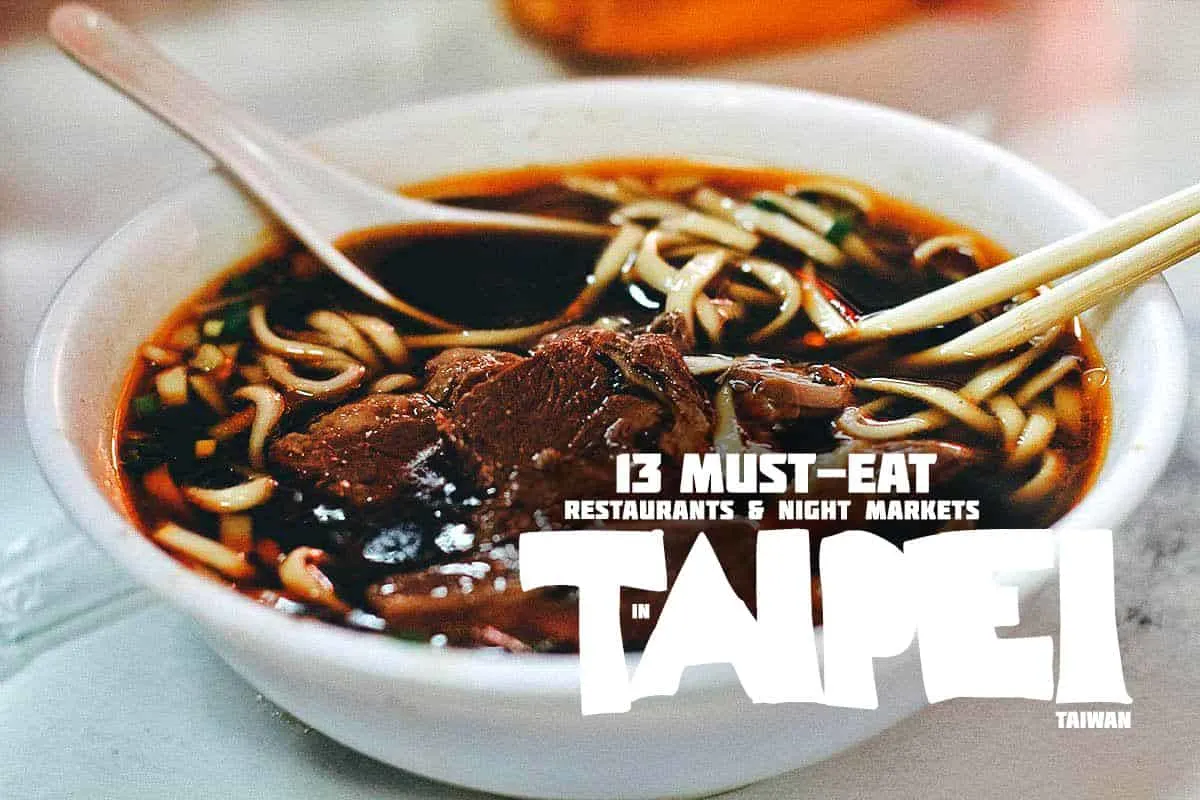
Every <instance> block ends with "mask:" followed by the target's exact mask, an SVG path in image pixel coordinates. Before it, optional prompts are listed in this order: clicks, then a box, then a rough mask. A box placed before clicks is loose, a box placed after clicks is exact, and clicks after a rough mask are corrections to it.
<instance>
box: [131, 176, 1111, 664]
mask: <svg viewBox="0 0 1200 800" xmlns="http://www.w3.org/2000/svg"><path fill="white" fill-rule="evenodd" d="M409 192H410V193H411V194H417V195H423V196H426V197H435V198H437V199H439V200H441V201H443V202H446V203H453V204H459V205H463V206H471V207H476V208H488V209H503V210H509V211H520V212H526V213H537V214H544V215H553V216H560V217H564V218H571V219H578V220H586V221H591V222H600V223H604V222H608V223H612V224H613V225H614V226H616V231H617V232H616V234H615V236H614V237H613V238H612V239H611V240H609V241H604V240H596V239H587V238H572V237H569V236H563V237H551V236H546V235H544V234H538V235H532V234H514V233H502V232H499V231H495V232H485V233H480V232H479V231H473V232H470V233H465V232H463V231H461V230H457V231H456V230H453V229H440V228H429V229H425V230H421V231H417V232H413V231H411V230H409V231H405V232H403V234H401V233H400V232H398V231H388V230H378V231H366V232H362V233H361V234H358V235H355V236H354V237H353V238H351V239H349V240H347V241H345V242H343V243H341V246H342V247H343V248H344V249H345V250H346V251H347V252H349V253H350V254H351V255H352V256H353V257H354V258H355V259H356V260H357V261H358V263H360V264H362V265H363V266H364V267H366V268H368V269H369V270H371V271H372V273H373V274H374V275H375V277H376V278H377V279H379V280H380V281H381V282H382V283H384V284H385V285H386V286H387V287H388V288H389V289H390V290H391V291H392V292H393V293H394V294H395V295H396V296H398V297H400V298H402V299H404V300H405V301H406V302H407V303H409V304H411V305H413V306H415V307H417V308H419V309H421V310H423V311H424V312H427V313H428V314H432V315H435V316H436V317H437V318H440V319H442V320H445V321H447V325H445V326H441V327H442V328H446V329H440V328H439V327H437V326H429V325H426V324H422V323H418V322H415V321H413V320H411V319H407V318H405V317H404V316H403V315H400V314H397V313H394V312H392V311H390V310H388V309H387V308H385V307H383V306H380V305H378V304H375V303H373V302H372V301H370V300H369V299H367V298H365V297H363V296H362V295H360V294H358V293H356V292H355V291H354V290H353V289H351V288H349V287H348V286H347V285H345V284H344V283H342V282H341V281H340V280H338V279H337V278H335V277H333V276H332V275H330V274H329V273H328V272H326V271H325V270H324V269H323V268H322V267H321V266H320V265H319V264H318V263H317V261H316V259H315V258H313V257H312V256H311V255H310V254H308V253H307V252H305V251H304V250H303V249H302V248H301V247H299V246H298V245H297V244H296V243H294V242H278V243H276V244H273V245H272V246H271V247H270V248H268V249H267V250H266V251H264V252H262V253H259V254H258V255H257V256H256V257H255V258H253V259H250V260H248V261H247V262H246V263H244V264H242V265H239V266H238V267H236V268H234V269H232V270H231V271H229V272H228V273H226V274H225V275H223V276H222V277H221V278H220V279H219V280H217V281H216V282H214V283H213V284H212V285H211V286H209V287H207V288H205V289H204V290H202V291H200V292H199V293H198V294H196V295H195V296H194V297H193V298H192V299H191V300H189V301H188V302H187V303H185V304H184V305H183V306H181V307H180V308H179V309H177V310H176V312H175V313H174V314H173V315H172V316H171V317H170V318H169V319H168V320H167V321H166V322H165V323H164V324H163V325H162V327H161V328H160V329H159V330H158V331H157V332H156V333H155V334H154V335H153V336H152V337H151V338H150V339H149V340H148V341H147V343H146V344H145V345H144V346H143V347H142V348H141V351H140V353H139V356H138V359H137V363H136V364H134V365H133V367H132V369H131V371H130V374H129V376H128V379H127V381H126V386H125V392H124V395H123V399H122V402H121V406H120V410H119V412H118V415H117V420H116V425H115V431H116V433H115V437H114V451H115V457H116V458H117V460H118V461H119V464H120V470H121V474H122V476H123V480H124V482H125V490H126V492H125V496H126V499H127V503H128V506H129V511H130V513H131V514H132V515H133V516H134V517H135V518H136V519H137V520H138V521H139V522H140V524H141V525H142V526H143V528H144V530H145V531H146V532H147V533H148V535H150V536H151V537H152V538H153V540H154V541H155V542H157V543H158V544H159V545H161V546H162V547H164V548H165V549H167V550H168V551H169V552H171V553H172V554H173V555H175V556H176V557H177V558H179V559H181V560H182V561H184V562H185V563H186V564H188V565H190V566H192V567H193V568H195V569H197V570H201V571H204V572H207V573H209V574H211V575H212V576H213V577H214V578H216V579H219V580H221V581H225V582H227V583H230V584H232V585H233V586H234V587H236V588H237V589H238V590H240V591H242V592H244V593H246V594H248V595H249V596H251V597H253V598H255V599H257V600H259V601H260V602H262V603H265V604H268V605H272V606H275V607H277V608H280V609H282V610H285V611H288V612H291V613H295V614H305V615H310V616H314V617H319V618H321V619H325V620H329V621H335V622H339V623H342V624H346V625H350V626H355V627H359V628H363V629H367V630H377V631H385V632H387V633H390V634H392V635H397V636H403V637H410V638H417V639H421V640H428V641H432V642H433V643H435V644H446V643H449V644H459V645H485V646H498V647H504V648H507V649H510V650H525V649H535V650H567V651H569V650H572V649H575V648H576V647H577V638H578V631H577V618H576V612H575V597H574V595H573V594H572V591H571V590H570V589H569V588H558V589H543V590H537V591H532V592H522V591H521V588H520V581H519V569H520V565H519V563H518V559H517V552H516V539H517V536H518V534H520V533H522V532H525V531H533V530H543V529H569V528H572V527H574V528H595V527H598V526H602V525H605V524H607V525H608V526H609V527H615V528H620V527H623V526H624V527H633V528H641V529H644V528H647V527H662V528H663V529H664V531H665V542H666V552H667V560H668V573H669V575H674V574H675V573H676V572H677V571H678V569H679V567H680V565H681V563H682V560H683V558H684V556H685V555H686V553H687V552H688V550H689V549H690V546H691V543H692V542H693V540H694V539H695V537H696V536H697V534H698V533H699V532H700V531H701V530H703V531H704V532H706V533H707V535H708V536H709V539H710V541H711V542H712V544H713V547H714V549H715V550H716V552H717V554H718V556H719V558H720V559H721V562H722V564H723V566H724V567H725V570H726V572H727V574H728V577H729V579H730V582H731V584H732V585H733V586H734V588H735V589H736V591H737V592H738V593H739V595H740V596H742V597H743V599H745V600H746V601H747V603H748V604H750V605H751V607H752V608H753V599H754V585H753V584H754V571H755V570H754V550H755V544H754V543H755V536H754V532H755V530H756V529H758V528H763V527H766V528H770V527H794V526H797V525H801V526H803V527H807V528H809V529H810V530H811V531H812V536H813V541H814V543H816V542H817V541H819V539H820V537H821V536H825V535H831V534H834V533H837V532H840V531H841V530H844V529H847V528H855V527H866V528H868V529H870V530H872V531H873V532H875V533H877V534H879V535H881V536H884V537H886V538H888V539H889V540H891V541H894V542H901V541H903V540H905V539H908V538H911V537H914V536H921V535H927V534H932V533H937V532H940V531H945V530H955V529H964V528H970V527H976V526H977V527H1040V526H1043V525H1045V524H1048V523H1050V522H1052V521H1053V520H1055V519H1056V518H1058V517H1059V516H1061V515H1062V514H1063V513H1064V512H1065V511H1066V510H1068V509H1069V508H1070V507H1071V506H1072V505H1073V504H1074V503H1076V502H1077V501H1078V500H1079V498H1080V496H1081V495H1082V494H1083V492H1084V491H1085V490H1086V488H1087V486H1088V484H1089V481H1090V480H1091V478H1092V477H1093V475H1094V473H1095V472H1096V470H1097V467H1098V464H1099V461H1100V459H1101V457H1102V454H1103V448H1104V445H1105V442H1106V439H1107V423H1108V406H1107V402H1108V401H1107V389H1106V387H1105V384H1106V374H1105V371H1104V367H1103V365H1102V364H1101V363H1100V361H1099V360H1098V358H1097V356H1096V353H1095V351H1094V350H1093V349H1092V347H1091V345H1090V343H1089V340H1088V338H1087V336H1086V333H1085V332H1084V331H1083V329H1082V328H1081V327H1080V325H1079V324H1078V323H1077V322H1076V323H1075V324H1074V325H1068V326H1063V327H1060V328H1056V329H1054V330H1052V331H1050V332H1048V333H1047V334H1045V335H1042V336H1039V337H1037V338H1035V339H1034V340H1033V341H1031V342H1029V343H1027V344H1026V345H1024V346H1022V347H1020V348H1018V349H1016V350H1014V351H1013V352H1011V353H1008V354H1006V355H1004V356H1003V357H1000V358H996V359H993V360H991V361H987V362H979V363H965V364H956V365H954V366H951V367H927V366H924V367H923V366H917V365H915V362H914V360H913V359H911V358H909V357H908V355H909V354H911V353H913V352H916V351H918V350H921V349H923V348H926V347H928V346H930V345H932V344H935V343H937V342H939V341H943V340H945V339H948V338H949V337H951V336H953V335H956V334H958V333H961V332H962V331H963V330H964V329H966V328H969V327H971V326H974V325H977V324H979V323H980V322H981V321H983V320H984V319H986V318H988V317H990V316H993V315H994V314H996V313H999V312H1000V311H1002V310H1003V308H1001V307H997V308H994V309H989V310H987V311H985V312H981V313H976V314H973V315H969V316H965V317H964V318H962V319H960V320H958V321H957V322H954V323H951V324H948V325H946V326H942V327H939V328H937V329H934V330H930V331H925V332H922V333H919V334H913V335H909V336H905V337H901V338H899V339H896V340H893V341H889V342H887V343H870V344H863V345H858V346H852V345H848V344H841V343H839V341H838V336H837V335H838V334H839V333H840V332H842V331H844V330H845V329H846V328H847V326H848V325H850V324H851V323H852V322H853V321H854V320H855V318H856V317H857V316H858V315H862V314H867V313H871V312H872V311H876V310H879V309H882V308H886V307H890V306H893V305H896V304H897V303H900V302H902V301H904V300H907V299H910V298H913V297H915V296H917V295H920V294H923V293H925V292H928V291H931V290H933V289H935V288H937V287H940V286H943V285H945V284H947V283H949V282H951V281H954V280H958V279H960V278H962V277H965V276H967V275H970V274H972V273H973V272H975V271H977V270H980V269H986V268H987V267H989V266H992V265H994V264H996V263H998V262H1000V261H1002V260H1004V259H1005V258H1006V255H1005V253H1003V252H1002V251H1001V250H1000V249H999V248H998V247H997V246H996V245H995V244H993V243H991V242H990V241H988V240H987V239H986V238H984V237H983V236H981V235H979V234H977V233H975V232H973V231H970V230H966V229H964V228H962V227H961V226H959V225H956V224H954V223H952V222H949V221H946V220H944V219H941V218H938V217H935V216H933V215H931V214H928V213H925V212H923V211H920V210H917V209H914V208H911V207H909V206H907V205H905V204H903V203H901V202H899V201H896V200H894V199H891V198H888V197H885V196H882V195H880V194H878V193H876V192H874V191H871V190H869V189H867V188H865V187H862V186H859V185H856V184H851V183H848V182H844V181H840V180H834V179H829V178H825V177H818V176H813V175H804V174H795V173H785V172H781V171H773V170H762V169H744V168H730V167H715V166H707V165H699V164H691V163H684V162H660V161H654V162H651V161H622V162H606V163H597V164H588V165H582V166H579V167H574V168H557V167H556V168H550V167H539V168H528V169H522V170H514V171H509V172H497V173H487V174H477V175H469V176H463V177H457V178H451V179H446V180H442V181H438V182H433V183H428V184H423V185H420V186H417V187H411V188H410V189H409ZM1021 299H1023V298H1015V299H1014V302H1019V301H1020V300H1021ZM635 451H653V452H658V453H661V454H663V463H664V470H665V474H667V475H670V474H671V472H672V470H678V468H679V465H680V462H681V459H682V457H683V455H684V454H685V453H704V452H717V453H727V454H728V453H748V452H758V453H761V452H772V451H774V452H789V453H790V452H805V453H817V454H818V456H817V459H818V460H817V465H816V466H817V467H837V466H838V465H843V466H844V464H845V463H846V460H847V456H848V455H849V454H852V453H864V452H865V453H896V452H899V453H933V454H935V455H936V456H937V461H936V464H935V466H934V468H933V470H932V473H931V480H932V492H931V495H930V496H931V497H934V498H938V499H950V500H954V499H958V500H962V499H969V498H974V499H977V500H978V501H979V506H978V508H979V518H978V519H977V520H971V519H964V518H961V517H960V516H959V517H955V518H951V519H941V520H940V521H923V522H914V521H871V522H865V521H864V520H863V519H862V517H861V513H860V512H859V511H854V512H852V514H851V517H850V519H849V520H839V521H815V522H804V523H791V524H789V523H787V522H781V520H779V519H777V518H774V517H773V516H772V515H771V513H768V515H767V518H766V519H764V520H761V521H751V520H750V519H748V518H746V516H745V515H744V513H742V512H739V513H742V516H738V515H737V514H735V516H734V518H733V519H727V520H723V521H719V522H713V521H708V522H703V523H701V522H686V523H681V522H662V523H647V522H644V521H643V522H638V523H626V522H619V521H612V522H608V523H596V522H591V521H589V522H586V523H579V522H574V521H570V520H567V519H566V518H565V515H564V503H565V501H567V500H572V499H581V498H588V499H592V498H600V499H604V498H608V499H612V498H615V497H617V494H616V492H615V471H614V463H615V460H616V457H617V455H618V454H621V453H629V452H635ZM674 483H675V485H676V486H677V484H678V482H677V481H675V482H674ZM672 485H673V481H672V479H671V478H670V477H665V478H664V481H663V486H664V489H665V491H664V493H663V495H662V496H663V497H666V498H668V499H669V498H671V497H672V493H671V491H670V489H671V487H672ZM844 492H845V485H844V482H840V483H839V482H836V481H835V482H823V481H820V480H816V481H815V482H814V484H813V491H812V492H811V493H810V495H809V496H810V497H815V498H823V499H831V498H838V497H842V496H844V495H843V493H844ZM744 500H745V498H744V497H743V498H739V500H738V503H739V504H741V505H738V506H737V508H738V509H744ZM960 505H961V504H960ZM856 508H857V506H856ZM767 509H768V512H770V511H771V509H772V504H771V503H768V504H767ZM856 515H858V516H856ZM814 546H815V544H814ZM814 563H815V560H814ZM798 569H799V568H798ZM795 577H796V580H802V581H810V580H812V583H813V591H814V599H815V601H816V602H815V604H814V607H815V608H816V609H818V613H819V607H820V606H819V599H820V597H819V586H818V584H817V582H816V581H815V580H814V579H813V577H812V576H811V575H810V574H809V573H808V572H807V568H804V571H803V572H802V574H797V575H796V576H795ZM625 600H627V601H631V602H632V601H637V602H646V603H649V604H650V606H651V611H652V613H651V619H649V620H637V621H635V620H631V619H627V618H626V619H624V620H623V622H622V624H623V625H624V634H625V639H626V644H627V645H628V646H630V647H637V646H640V645H641V644H643V643H644V641H645V638H646V636H647V635H648V633H649V631H650V630H652V624H653V621H654V618H655V617H656V615H657V613H658V611H659V610H660V609H661V604H662V602H663V595H660V594H657V593H640V592H635V591H629V592H627V593H626V597H625ZM627 616H628V615H623V617H627Z"/></svg>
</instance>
